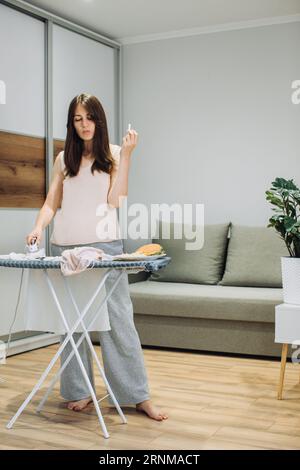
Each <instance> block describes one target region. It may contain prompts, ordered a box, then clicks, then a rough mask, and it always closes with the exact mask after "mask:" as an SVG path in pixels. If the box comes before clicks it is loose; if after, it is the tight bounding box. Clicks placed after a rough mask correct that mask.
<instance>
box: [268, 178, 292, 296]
mask: <svg viewBox="0 0 300 470" xmlns="http://www.w3.org/2000/svg"><path fill="white" fill-rule="evenodd" d="M266 199H267V201H269V202H270V203H271V204H272V205H273V206H275V207H274V208H272V210H273V211H274V212H275V214H274V215H273V216H272V217H271V218H270V219H269V224H268V227H274V228H275V230H276V231H277V232H278V233H279V235H280V237H281V238H282V239H283V240H284V242H285V244H286V247H287V249H288V252H289V254H290V256H282V257H281V272H282V286H283V299H284V302H286V303H292V304H299V305H300V189H299V188H298V186H296V185H295V183H294V181H293V180H286V179H284V178H276V179H275V181H273V182H272V187H271V188H270V189H269V190H268V191H266Z"/></svg>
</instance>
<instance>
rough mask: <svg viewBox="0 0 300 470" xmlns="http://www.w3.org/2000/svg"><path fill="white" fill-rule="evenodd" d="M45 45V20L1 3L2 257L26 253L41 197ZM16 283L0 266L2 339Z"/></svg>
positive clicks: (17, 272)
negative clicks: (3, 255) (27, 239)
mask: <svg viewBox="0 0 300 470" xmlns="http://www.w3.org/2000/svg"><path fill="white" fill-rule="evenodd" d="M44 46H45V32H44V22H43V21H40V20H38V19H36V18H33V17H31V16H29V15H27V14H24V13H21V12H19V11H17V10H14V9H12V8H10V7H8V6H5V5H3V4H0V57H1V61H0V84H1V85H0V90H1V96H0V227H1V230H0V253H1V254H8V253H11V252H16V253H24V250H25V243H26V241H25V238H26V235H27V234H28V233H29V232H30V231H31V230H32V229H33V227H34V223H35V219H36V216H37V213H38V210H39V209H40V207H41V206H42V205H43V202H44V198H45V85H44V83H45V76H44V74H45V72H44V68H45V53H44ZM43 243H44V240H43ZM43 243H42V245H41V247H43V246H44V245H43ZM20 279H21V269H17V268H3V267H2V268H0V298H1V303H0V308H1V321H0V337H2V339H3V336H6V335H7V334H8V332H9V331H10V327H11V325H12V322H13V319H14V311H15V307H16V303H17V297H18V289H19V283H20ZM23 329H24V325H23V318H22V317H21V316H18V315H17V317H16V320H15V322H14V325H13V327H12V331H13V332H18V336H19V337H22V336H28V335H33V333H32V332H29V333H27V334H25V333H24V332H23ZM0 339H1V338H0Z"/></svg>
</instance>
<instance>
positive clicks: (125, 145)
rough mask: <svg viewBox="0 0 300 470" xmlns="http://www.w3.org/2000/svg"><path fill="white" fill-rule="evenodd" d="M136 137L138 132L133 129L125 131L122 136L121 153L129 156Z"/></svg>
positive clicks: (135, 142)
mask: <svg viewBox="0 0 300 470" xmlns="http://www.w3.org/2000/svg"><path fill="white" fill-rule="evenodd" d="M137 139H138V133H137V132H136V131H135V130H134V129H130V131H127V134H126V135H125V137H123V142H122V147H121V155H125V156H130V155H131V152H132V151H133V150H134V148H135V146H136V144H137Z"/></svg>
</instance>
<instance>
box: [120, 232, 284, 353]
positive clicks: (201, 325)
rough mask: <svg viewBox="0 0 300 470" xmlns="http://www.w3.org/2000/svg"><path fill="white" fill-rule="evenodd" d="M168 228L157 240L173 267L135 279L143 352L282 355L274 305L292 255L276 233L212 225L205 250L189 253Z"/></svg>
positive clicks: (133, 290) (133, 296)
mask: <svg viewBox="0 0 300 470" xmlns="http://www.w3.org/2000/svg"><path fill="white" fill-rule="evenodd" d="M169 225H170V230H171V238H170V239H163V238H161V237H159V238H157V239H153V240H152V241H153V243H160V244H161V245H162V246H163V247H164V248H165V251H166V252H167V254H168V255H169V256H171V257H172V261H171V263H170V264H169V265H168V266H167V267H166V268H164V269H163V270H161V271H158V272H157V273H153V274H151V275H149V274H145V273H140V274H131V275H129V282H130V295H131V299H132V303H133V308H134V319H135V324H136V327H137V330H138V332H139V335H140V339H141V343H142V345H144V346H147V345H148V346H150V345H151V346H161V347H170V348H183V349H190V350H198V351H211V352H222V353H224V352H225V353H238V354H246V355H259V356H280V354H281V346H280V345H278V344H275V343H274V320H275V305H278V304H280V303H282V301H283V299H282V284H281V267H280V257H281V256H286V255H288V252H287V249H286V247H285V245H284V242H283V241H282V240H281V239H280V237H279V236H278V235H277V234H276V233H275V231H274V230H273V229H272V228H266V227H246V226H239V225H234V224H231V223H228V224H217V225H207V226H205V232H204V235H205V238H204V246H203V248H202V249H201V250H197V251H193V252H188V251H187V250H186V249H185V241H186V239H184V238H183V239H182V240H179V239H175V238H172V233H174V225H173V224H169ZM161 229H162V223H160V227H159V231H160V233H161Z"/></svg>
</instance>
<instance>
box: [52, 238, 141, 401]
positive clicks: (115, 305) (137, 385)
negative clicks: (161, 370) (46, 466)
mask: <svg viewBox="0 0 300 470" xmlns="http://www.w3.org/2000/svg"><path fill="white" fill-rule="evenodd" d="M75 246H83V245H68V246H66V245H64V246H62V245H55V244H53V243H52V244H51V256H60V255H61V253H62V251H63V250H67V249H71V248H75ZM88 246H94V247H96V248H101V249H102V250H103V251H104V252H105V253H108V254H110V255H116V254H121V253H123V243H122V240H114V241H112V242H97V243H89V244H88ZM79 275H80V274H79ZM116 276H117V270H116V269H114V270H112V271H111V272H110V274H109V276H108V278H107V279H106V281H105V286H106V290H107V292H108V291H109V289H110V288H111V286H112V283H113V281H114V280H115V278H116ZM128 286H129V284H128V274H127V272H126V271H123V273H122V276H121V279H120V281H119V283H118V285H117V287H116V288H115V290H114V291H113V293H112V295H111V297H110V299H109V300H108V301H107V308H108V314H109V321H110V325H111V330H109V331H100V332H99V334H100V345H101V353H102V359H103V365H104V371H105V375H106V378H107V380H108V382H109V384H110V386H111V388H112V390H113V392H114V394H115V397H116V399H117V401H118V402H119V404H120V405H131V404H136V403H140V402H142V401H144V400H148V399H149V398H150V397H149V388H148V380H147V374H146V369H145V364H144V357H143V351H142V347H141V342H140V339H139V336H138V333H137V331H136V328H135V325H134V319H133V306H132V302H131V299H130V295H129V287H128ZM80 335H81V333H74V334H73V338H74V341H75V343H76V342H77V341H78V339H79V337H80ZM65 336H66V335H64V336H62V337H61V342H62V341H63V340H64V338H65ZM78 350H79V354H80V356H81V359H82V362H83V365H84V367H85V369H86V371H87V374H88V376H89V379H90V381H91V384H92V385H93V387H94V376H93V362H92V357H91V353H90V350H89V347H88V344H87V341H86V339H84V340H83V341H82V343H81V345H80V347H79V349H78ZM71 351H72V346H71V344H70V342H68V343H67V344H66V346H65V348H64V350H63V352H62V354H61V363H63V362H64V361H65V360H66V359H67V357H68V355H69V354H70V352H71ZM60 392H61V395H62V397H63V398H64V399H65V400H68V401H77V400H80V399H82V398H87V397H88V396H90V393H89V390H88V387H87V385H86V383H85V381H84V378H83V375H82V372H81V370H80V367H79V364H78V361H77V359H76V357H75V355H74V356H73V357H72V359H71V361H70V362H69V364H68V365H67V367H66V368H65V370H64V371H63V373H62V375H61V381H60ZM108 401H109V403H110V404H113V401H112V400H111V398H110V397H109V398H108Z"/></svg>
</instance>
